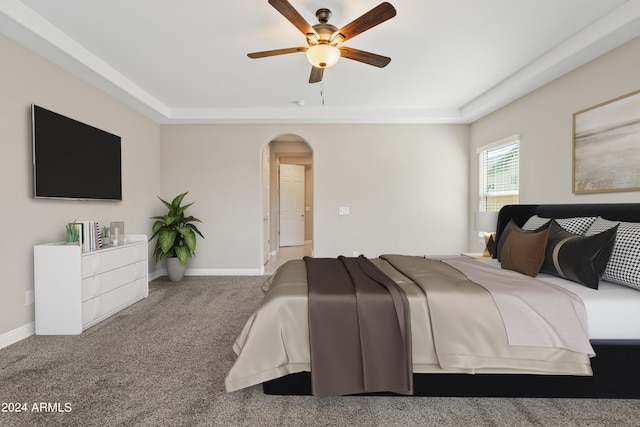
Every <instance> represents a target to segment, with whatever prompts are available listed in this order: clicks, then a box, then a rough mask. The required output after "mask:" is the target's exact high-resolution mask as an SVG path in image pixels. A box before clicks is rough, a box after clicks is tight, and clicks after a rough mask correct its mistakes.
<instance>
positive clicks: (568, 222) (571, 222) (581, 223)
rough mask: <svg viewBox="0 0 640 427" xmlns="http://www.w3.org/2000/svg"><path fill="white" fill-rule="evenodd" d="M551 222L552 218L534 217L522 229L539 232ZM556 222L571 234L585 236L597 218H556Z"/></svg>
mask: <svg viewBox="0 0 640 427" xmlns="http://www.w3.org/2000/svg"><path fill="white" fill-rule="evenodd" d="M549 220H551V218H542V217H539V216H538V215H533V216H532V217H531V218H529V219H528V220H527V222H525V224H524V226H523V227H522V229H523V230H528V231H532V230H537V229H538V228H540V227H542V226H543V225H545V224H546V223H547V222H549ZM555 220H556V222H557V223H558V225H559V226H560V227H562V228H564V229H565V230H567V231H568V232H569V233H573V234H579V235H583V234H584V233H585V232H586V231H587V229H588V228H589V226H591V224H593V222H594V221H595V220H596V217H595V216H577V217H575V218H556V219H555ZM596 234H597V233H596Z"/></svg>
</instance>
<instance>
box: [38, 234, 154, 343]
mask: <svg viewBox="0 0 640 427" xmlns="http://www.w3.org/2000/svg"><path fill="white" fill-rule="evenodd" d="M95 229H96V228H95V226H94V228H92V229H91V230H95ZM95 237H96V235H95V233H94V240H95ZM33 252H34V294H35V324H36V328H35V329H36V334H38V335H74V334H80V333H82V332H83V331H84V330H86V329H87V328H90V327H91V326H93V325H95V324H97V323H99V322H101V321H102V320H105V319H106V318H108V317H110V316H112V315H113V314H115V313H117V312H118V311H120V310H123V309H124V308H126V307H128V306H130V305H131V304H133V303H135V302H137V301H140V300H141V299H143V298H146V297H147V296H148V295H149V267H148V255H149V254H148V244H147V236H146V235H127V236H125V240H124V243H122V244H120V245H118V246H106V247H104V248H101V249H96V250H92V251H84V250H83V249H82V247H81V246H80V245H69V244H65V243H64V242H58V243H48V244H43V245H36V246H35V247H34V249H33Z"/></svg>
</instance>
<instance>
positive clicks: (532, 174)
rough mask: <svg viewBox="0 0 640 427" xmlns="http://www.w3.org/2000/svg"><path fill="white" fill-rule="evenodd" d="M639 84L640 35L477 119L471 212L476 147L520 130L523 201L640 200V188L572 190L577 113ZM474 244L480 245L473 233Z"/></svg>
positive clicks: (474, 195)
mask: <svg viewBox="0 0 640 427" xmlns="http://www.w3.org/2000/svg"><path fill="white" fill-rule="evenodd" d="M638 89H640V38H636V39H634V40H632V41H630V42H628V43H626V44H624V45H622V46H621V47H619V48H617V49H614V50H612V51H611V52H609V53H607V54H605V55H603V56H601V57H599V58H597V59H595V60H593V61H591V62H590V63H587V64H585V65H584V66H582V67H580V68H578V69H577V70H575V71H573V72H571V73H568V74H566V75H565V76H563V77H561V78H559V79H557V80H555V81H553V82H551V83H549V84H547V85H546V86H544V87H542V88H540V89H538V90H536V91H534V92H532V93H531V94H529V95H527V96H524V97H522V98H520V99H518V100H517V101H515V102H513V103H511V104H509V105H507V106H506V107H504V108H502V109H500V110H498V111H496V112H495V113H493V114H491V115H489V116H487V117H485V118H483V119H481V120H478V121H477V122H475V123H473V124H472V126H471V143H470V146H469V159H470V163H469V171H470V177H471V180H470V184H469V188H470V192H469V206H470V213H472V212H473V211H474V210H476V209H477V206H478V185H479V184H478V161H477V154H476V149H477V148H478V147H480V146H483V145H485V144H489V143H491V142H493V141H496V140H500V139H502V138H505V137H508V136H511V135H514V134H520V136H521V146H520V202H521V203H614V202H630V203H637V202H640V192H638V191H635V192H619V193H601V194H589V195H586V194H581V195H576V194H572V191H571V190H572V188H571V185H572V184H571V181H572V175H571V174H572V162H573V154H572V144H573V140H572V138H573V135H572V123H573V113H575V112H577V111H580V110H583V109H585V108H588V107H591V106H593V105H596V104H599V103H601V102H604V101H607V100H610V99H613V98H616V97H618V96H621V95H624V94H627V93H629V92H632V91H635V90H638ZM639 146H640V141H639ZM470 218H471V220H472V219H473V215H470ZM470 245H471V246H472V248H473V249H479V248H480V246H479V245H478V243H477V238H476V236H475V235H474V234H473V233H471V234H470Z"/></svg>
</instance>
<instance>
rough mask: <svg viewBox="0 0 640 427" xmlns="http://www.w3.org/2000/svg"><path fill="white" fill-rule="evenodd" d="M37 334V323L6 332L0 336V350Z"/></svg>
mask: <svg viewBox="0 0 640 427" xmlns="http://www.w3.org/2000/svg"><path fill="white" fill-rule="evenodd" d="M35 333H36V324H35V322H31V323H28V324H26V325H24V326H20V327H19V328H17V329H14V330H13V331H9V332H5V333H4V334H2V335H0V348H5V347H8V346H10V345H11V344H15V343H17V342H18V341H22V340H23V339H25V338H28V337H30V336H31V335H33V334H35Z"/></svg>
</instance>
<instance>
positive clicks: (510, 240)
mask: <svg viewBox="0 0 640 427" xmlns="http://www.w3.org/2000/svg"><path fill="white" fill-rule="evenodd" d="M548 235H549V229H548V228H545V229H544V230H541V231H538V232H530V231H529V232H522V231H520V230H516V229H514V230H511V232H509V235H508V236H507V238H506V239H505V241H504V246H503V247H502V251H501V252H500V264H501V265H502V268H506V269H507V270H513V271H517V272H520V273H522V274H526V275H527V276H531V277H535V276H536V275H537V274H538V272H539V271H540V268H541V267H542V263H544V255H545V250H546V248H547V237H548Z"/></svg>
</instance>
